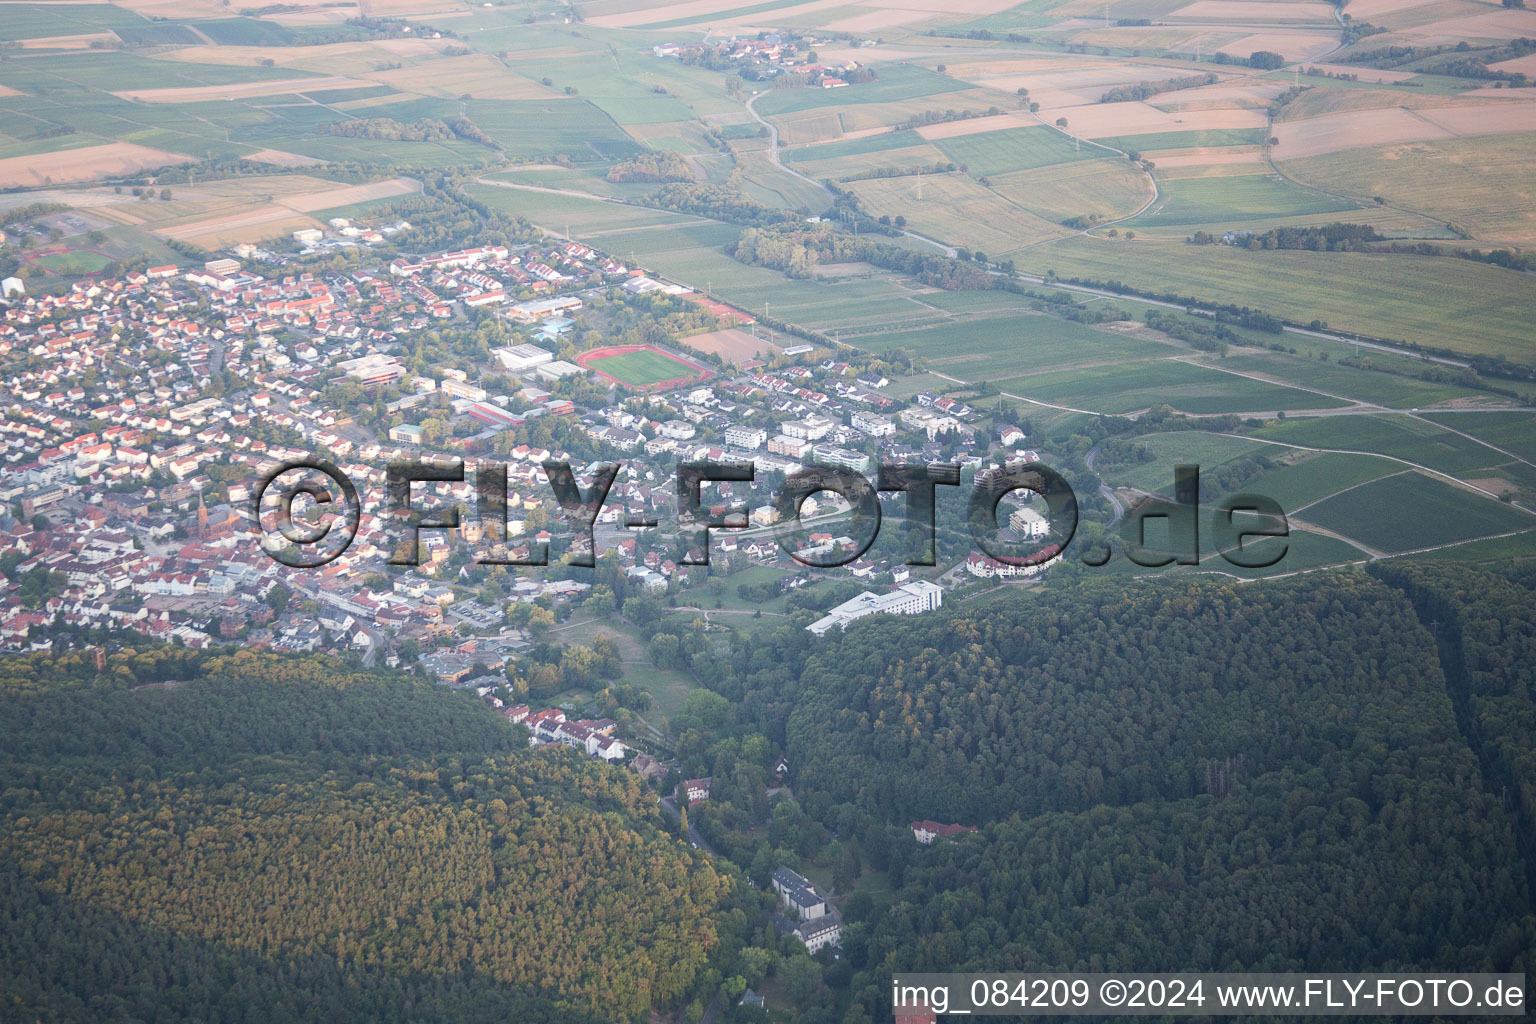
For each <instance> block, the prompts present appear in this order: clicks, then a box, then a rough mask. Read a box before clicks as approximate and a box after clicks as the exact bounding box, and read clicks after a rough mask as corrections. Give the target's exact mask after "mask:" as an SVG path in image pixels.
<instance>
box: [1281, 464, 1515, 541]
mask: <svg viewBox="0 0 1536 1024" xmlns="http://www.w3.org/2000/svg"><path fill="white" fill-rule="evenodd" d="M1304 518H1305V519H1306V521H1307V522H1310V523H1315V524H1317V525H1318V526H1321V527H1323V528H1324V529H1327V530H1332V531H1334V532H1335V533H1341V534H1343V535H1345V536H1346V537H1353V538H1355V539H1356V540H1359V541H1360V542H1362V543H1364V544H1368V545H1370V546H1371V547H1373V548H1375V549H1377V550H1378V551H1384V552H1387V553H1389V554H1396V553H1400V552H1404V551H1414V550H1418V549H1420V548H1427V547H1434V546H1436V545H1440V544H1452V543H1455V542H1457V541H1462V540H1470V539H1473V538H1476V537H1486V536H1488V535H1490V534H1496V533H1506V532H1509V531H1512V530H1521V529H1528V528H1529V527H1530V526H1532V525H1533V522H1536V520H1533V517H1532V516H1531V515H1530V514H1528V513H1526V512H1522V511H1520V510H1519V509H1515V508H1511V507H1509V506H1507V505H1503V504H1500V503H1499V502H1497V501H1494V500H1493V499H1491V498H1484V497H1481V496H1479V495H1476V494H1471V493H1468V492H1467V491H1463V490H1461V489H1460V488H1457V487H1453V486H1451V485H1450V484H1448V483H1445V482H1444V481H1441V480H1437V479H1435V478H1433V477H1428V476H1424V475H1423V474H1421V473H1412V472H1407V473H1400V474H1397V475H1395V476H1390V477H1387V478H1385V479H1382V480H1377V481H1375V482H1373V483H1368V484H1365V485H1363V486H1361V487H1357V488H1355V489H1354V490H1352V491H1346V492H1345V493H1343V494H1339V495H1335V496H1334V497H1332V498H1328V499H1327V500H1325V501H1322V502H1319V503H1318V504H1316V505H1313V506H1312V507H1311V508H1309V509H1308V510H1307V512H1306V515H1305V517H1304Z"/></svg>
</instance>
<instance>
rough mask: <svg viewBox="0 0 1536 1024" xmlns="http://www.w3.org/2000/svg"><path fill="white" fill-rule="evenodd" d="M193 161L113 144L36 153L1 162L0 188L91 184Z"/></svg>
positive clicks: (187, 158) (169, 154) (125, 143)
mask: <svg viewBox="0 0 1536 1024" xmlns="http://www.w3.org/2000/svg"><path fill="white" fill-rule="evenodd" d="M193 162H195V158H193V157H190V156H183V155H182V154H180V153H169V152H166V151H165V150H163V149H150V148H149V147H148V146H135V145H133V144H132V143H130V142H113V143H109V144H107V145H105V146H86V147H85V148H84V149H68V150H62V151H60V152H57V153H38V154H35V155H33V156H17V157H11V158H9V159H6V160H0V186H5V187H9V186H13V185H47V184H50V183H51V182H55V181H91V180H93V179H96V178H104V177H106V176H108V175H113V174H130V173H132V172H134V171H143V170H149V169H151V168H155V167H167V166H170V165H171V164H188V163H193Z"/></svg>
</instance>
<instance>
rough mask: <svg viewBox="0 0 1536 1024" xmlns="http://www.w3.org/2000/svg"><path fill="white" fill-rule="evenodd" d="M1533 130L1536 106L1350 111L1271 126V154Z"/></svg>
mask: <svg viewBox="0 0 1536 1024" xmlns="http://www.w3.org/2000/svg"><path fill="white" fill-rule="evenodd" d="M1533 129H1536V103H1530V102H1521V101H1517V102H1513V103H1475V104H1466V105H1458V106H1452V107H1436V108H1434V109H1430V110H1408V109H1405V108H1403V107H1388V108H1385V109H1377V110H1350V111H1342V112H1340V113H1335V114H1324V115H1322V116H1321V117H1312V118H1308V119H1307V120H1305V121H1286V122H1283V123H1280V124H1277V125H1275V128H1274V131H1275V137H1276V138H1278V139H1279V140H1280V144H1279V146H1277V147H1276V155H1277V156H1278V157H1280V158H1281V159H1285V160H1297V159H1302V158H1305V157H1309V156H1321V155H1322V154H1324V153H1335V152H1338V151H1340V150H1345V149H1359V148H1364V147H1369V146H1380V145H1388V144H1395V143H1404V142H1415V141H1418V140H1421V139H1427V140H1433V139H1446V138H1451V137H1454V136H1462V135H1494V134H1503V133H1505V132H1515V131H1530V130H1533Z"/></svg>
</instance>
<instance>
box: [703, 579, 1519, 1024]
mask: <svg viewBox="0 0 1536 1024" xmlns="http://www.w3.org/2000/svg"><path fill="white" fill-rule="evenodd" d="M1530 583H1531V580H1529V579H1522V578H1521V577H1519V576H1518V575H1514V574H1498V573H1491V572H1486V571H1484V570H1479V569H1471V568H1467V567H1455V566H1424V567H1411V568H1394V569H1393V570H1391V571H1390V572H1388V571H1384V570H1383V571H1378V572H1371V573H1368V572H1363V571H1358V572H1339V573H1327V574H1316V575H1311V576H1308V577H1302V578H1297V579H1293V580H1288V581H1277V582H1272V583H1268V584H1264V585H1262V586H1259V585H1248V584H1233V583H1218V584H1212V583H1200V584H1190V583H1188V582H1173V581H1169V582H1167V583H1153V582H1151V581H1147V582H1143V583H1141V584H1139V585H1137V586H1135V587H1132V588H1129V589H1128V588H1126V587H1125V586H1124V585H1123V584H1118V585H1099V584H1093V585H1084V586H1081V587H1079V588H1077V589H1076V590H1071V591H1065V592H1063V591H1056V592H1053V593H1035V594H1022V593H1018V592H1011V593H1008V594H1006V595H998V596H995V597H991V598H984V599H982V600H979V601H976V602H974V603H972V604H970V605H966V606H962V607H958V608H954V609H950V608H946V610H945V612H944V613H943V614H941V615H933V616H926V617H923V618H922V619H920V620H917V621H902V620H899V619H897V618H895V617H891V618H885V619H880V618H874V619H869V620H865V621H863V622H860V623H857V624H855V625H854V626H853V627H851V628H850V629H849V630H848V631H847V633H846V634H843V635H841V636H837V635H835V634H834V635H831V636H829V640H828V642H827V643H825V644H818V645H813V646H811V647H809V648H806V647H805V646H804V645H798V644H796V643H795V640H794V638H793V637H791V636H789V631H788V630H785V631H782V632H781V633H779V634H776V635H771V636H764V637H762V638H761V639H758V640H753V641H749V642H746V643H740V644H737V645H736V646H735V649H734V651H733V656H732V658H731V664H732V666H733V668H734V669H735V671H734V672H732V673H730V674H729V678H728V679H727V680H726V681H725V682H723V683H722V684H720V689H721V691H722V692H723V693H724V694H725V695H726V696H727V697H729V698H731V699H732V701H733V702H735V704H736V707H737V708H738V709H739V710H738V711H737V712H736V713H737V716H738V720H739V721H740V723H741V727H742V728H744V729H746V730H748V731H758V730H760V731H761V732H762V733H763V734H764V735H765V736H766V737H767V739H768V740H769V742H768V743H767V744H765V746H769V747H773V746H776V745H779V744H782V748H783V749H784V750H785V751H786V752H787V754H788V758H789V761H790V763H792V764H793V765H795V771H796V778H795V795H796V797H797V800H798V803H799V806H800V808H802V809H803V811H804V812H805V814H806V818H807V820H806V821H804V822H801V823H798V824H796V823H793V822H790V821H788V815H781V813H780V812H779V811H778V810H777V809H775V811H774V814H773V818H774V824H775V826H778V825H780V818H781V817H783V818H785V819H786V821H785V823H784V824H785V826H786V827H780V828H777V829H770V831H769V838H770V839H775V840H777V839H782V840H783V842H784V843H785V844H786V845H788V844H793V845H796V846H798V848H799V849H800V851H801V852H806V851H807V850H812V851H814V850H815V849H816V847H817V846H818V844H827V845H826V846H825V847H824V849H825V850H826V851H830V852H829V853H823V854H822V855H821V856H822V857H823V859H825V860H827V861H829V862H830V863H832V864H834V865H835V866H836V871H835V877H837V879H838V883H839V888H840V889H841V890H842V891H843V892H845V893H848V894H849V896H848V899H847V900H846V901H845V903H844V909H845V911H846V912H847V914H848V917H849V918H850V919H851V920H852V921H853V922H854V923H852V924H851V925H850V926H849V927H848V928H847V929H846V931H845V951H846V953H847V955H848V961H849V965H850V966H851V968H852V969H853V971H854V974H853V977H852V979H851V993H850V994H851V997H852V1003H853V1006H852V1008H851V1009H850V1011H849V1015H848V1016H847V1017H846V1018H845V1019H847V1020H854V1021H862V1020H865V1019H866V1017H867V1018H868V1019H873V1020H883V1019H885V1017H884V1016H883V1015H882V1005H883V1002H884V1001H885V1000H888V993H886V992H885V988H886V987H887V986H888V979H889V976H890V974H891V973H892V972H893V971H939V970H957V971H972V970H975V971H981V970H1147V971H1173V970H1269V971H1292V970H1345V969H1352V970H1357V969H1381V970H1409V969H1415V968H1419V969H1438V970H1480V969H1499V970H1529V969H1530V966H1531V956H1532V950H1533V949H1536V927H1533V920H1536V919H1533V917H1532V889H1531V885H1530V879H1529V878H1528V865H1529V863H1530V860H1529V855H1530V851H1531V846H1530V843H1529V836H1530V832H1529V828H1528V825H1527V824H1526V823H1527V822H1528V821H1529V800H1530V796H1529V777H1530V774H1529V770H1530V756H1531V754H1530V752H1531V750H1532V748H1533V738H1536V715H1533V710H1536V703H1533V698H1532V692H1531V691H1532V680H1531V677H1530V669H1529V666H1530V659H1529V657H1526V656H1525V655H1527V654H1528V653H1529V652H1528V651H1527V648H1529V647H1530V644H1531V636H1532V634H1531V630H1532V628H1533V627H1532V626H1531V623H1532V622H1533V621H1536V616H1532V614H1531V612H1532V610H1533V609H1536V600H1533V590H1532V588H1531V586H1530ZM1437 641H1438V642H1437ZM722 753H725V754H726V755H729V754H730V750H729V749H725V750H723V751H722ZM706 760H707V758H706ZM731 793H732V790H731V788H730V787H729V786H727V787H726V789H725V795H726V796H727V797H730V795H731ZM738 811H739V808H736V807H733V806H727V805H725V804H720V805H716V806H713V807H711V809H710V811H709V813H708V815H707V816H705V817H704V818H703V820H704V821H705V822H706V824H712V823H717V826H718V828H719V830H720V831H719V834H720V838H721V841H722V842H724V843H726V844H732V843H735V844H737V846H738V847H740V848H742V849H743V850H744V851H745V852H751V842H752V838H753V836H754V835H756V834H755V833H748V832H746V831H744V830H743V829H741V828H740V827H739V822H740V815H739V813H738ZM921 819H933V820H936V821H940V822H945V823H951V822H953V823H959V824H963V825H968V826H976V827H978V828H979V832H977V833H976V834H972V835H966V836H961V837H959V838H958V839H956V840H955V841H952V842H941V843H937V844H935V845H933V846H931V847H921V846H918V845H917V844H915V843H914V842H913V841H912V838H911V836H912V833H911V832H910V830H908V829H907V828H905V825H906V823H908V822H910V821H913V820H921ZM817 823H819V824H820V826H822V827H817ZM791 825H793V826H794V827H788V826H791ZM839 836H840V837H843V838H840V839H838V838H835V837H839ZM855 839H856V841H853V840H855ZM854 846H856V847H857V849H858V851H859V854H858V855H855V856H854V857H853V858H852V866H851V867H850V866H849V861H848V858H847V854H846V851H847V850H848V849H849V848H850V847H854ZM775 856H777V855H776V854H769V855H768V857H767V858H766V860H765V862H767V861H771V860H772V859H773V858H774V857H775ZM861 868H862V869H864V870H866V871H874V872H884V873H885V877H884V878H882V879H879V880H878V884H875V885H873V886H872V887H866V886H861V885H859V884H858V883H857V879H858V877H859V873H860V870H861ZM860 1014H863V1015H864V1016H861V1015H860Z"/></svg>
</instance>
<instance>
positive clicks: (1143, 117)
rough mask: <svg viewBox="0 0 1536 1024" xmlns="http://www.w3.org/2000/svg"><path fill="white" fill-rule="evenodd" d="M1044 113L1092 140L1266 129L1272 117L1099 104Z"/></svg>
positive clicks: (1246, 112)
mask: <svg viewBox="0 0 1536 1024" xmlns="http://www.w3.org/2000/svg"><path fill="white" fill-rule="evenodd" d="M1040 114H1041V116H1042V117H1043V118H1045V120H1046V121H1047V122H1053V121H1055V120H1056V119H1057V118H1059V117H1065V118H1066V119H1067V125H1066V127H1067V131H1069V132H1071V133H1072V134H1073V135H1081V136H1083V137H1084V138H1089V139H1097V138H1105V137H1107V136H1112V135H1153V134H1157V133H1161V132H1187V131H1203V130H1209V129H1222V128H1262V127H1264V126H1265V125H1266V124H1268V123H1269V118H1268V116H1267V115H1266V114H1265V113H1264V112H1263V111H1258V110H1238V109H1235V108H1234V109H1228V110H1192V111H1188V112H1183V113H1180V114H1177V115H1175V114H1170V113H1168V112H1167V111H1164V110H1158V109H1157V108H1156V107H1154V106H1150V105H1149V104H1146V103H1095V104H1093V105H1091V106H1083V107H1060V108H1056V109H1053V110H1042V111H1041V112H1040Z"/></svg>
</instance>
